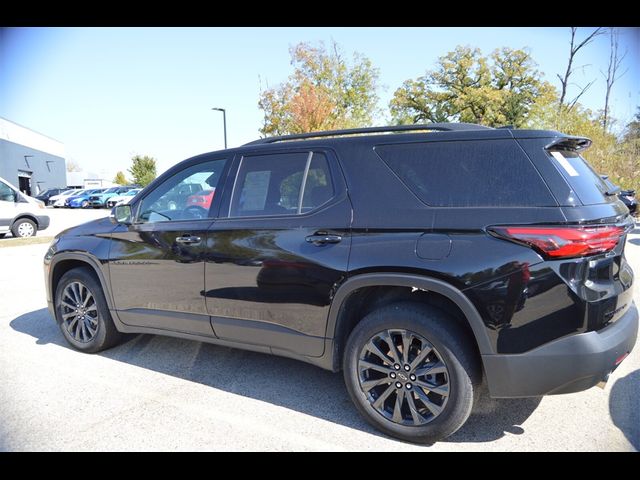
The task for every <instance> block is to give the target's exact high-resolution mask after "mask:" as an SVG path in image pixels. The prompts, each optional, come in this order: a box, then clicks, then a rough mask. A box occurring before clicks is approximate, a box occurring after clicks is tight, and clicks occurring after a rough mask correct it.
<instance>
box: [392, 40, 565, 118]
mask: <svg viewBox="0 0 640 480" xmlns="http://www.w3.org/2000/svg"><path fill="white" fill-rule="evenodd" d="M536 66H537V65H536V63H535V62H534V61H533V59H532V58H531V55H530V54H529V52H527V51H526V50H514V49H510V48H502V49H497V50H495V51H494V52H493V53H492V54H491V57H490V58H487V57H485V56H483V55H482V52H481V51H480V50H479V49H477V48H475V49H472V48H470V47H463V46H458V47H456V49H455V50H454V51H453V52H449V53H447V54H446V55H444V56H442V57H440V58H439V59H438V62H437V66H436V69H434V70H429V71H427V72H426V74H425V75H424V76H422V77H419V78H417V79H415V80H407V81H405V82H404V83H403V84H402V86H401V87H400V88H398V89H397V90H396V91H395V93H394V95H393V99H392V100H391V102H390V109H391V116H392V119H393V121H394V122H395V123H398V124H405V123H424V122H451V121H460V122H472V123H479V124H483V125H488V126H500V125H505V124H510V125H514V126H521V125H523V124H524V122H525V120H526V118H527V115H528V113H529V110H530V109H531V107H532V105H533V104H534V102H535V101H536V98H537V97H539V96H541V95H545V94H546V92H548V91H549V90H550V89H551V88H552V87H551V85H550V84H548V83H546V82H543V81H541V80H540V77H541V74H540V73H539V72H538V70H536Z"/></svg>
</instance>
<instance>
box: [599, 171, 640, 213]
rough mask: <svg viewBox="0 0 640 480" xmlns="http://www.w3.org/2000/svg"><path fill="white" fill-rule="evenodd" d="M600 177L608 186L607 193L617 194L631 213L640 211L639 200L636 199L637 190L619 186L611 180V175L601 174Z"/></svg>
mask: <svg viewBox="0 0 640 480" xmlns="http://www.w3.org/2000/svg"><path fill="white" fill-rule="evenodd" d="M600 178H602V180H603V181H604V184H605V185H606V187H607V190H606V192H607V195H617V196H618V198H619V199H620V200H621V201H622V203H624V204H625V205H626V206H627V208H628V209H629V213H631V215H636V214H637V211H638V201H637V200H636V191H635V190H622V189H621V188H620V187H619V186H617V185H614V184H613V183H612V182H611V180H609V175H600Z"/></svg>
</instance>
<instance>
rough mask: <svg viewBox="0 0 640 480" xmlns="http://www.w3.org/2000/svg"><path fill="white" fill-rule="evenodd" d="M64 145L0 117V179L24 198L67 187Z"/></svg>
mask: <svg viewBox="0 0 640 480" xmlns="http://www.w3.org/2000/svg"><path fill="white" fill-rule="evenodd" d="M64 156H65V153H64V145H63V144H62V143H61V142H59V141H58V140H54V139H53V138H51V137H47V136H46V135H42V134H41V133H38V132H34V131H33V130H30V129H28V128H26V127H23V126H22V125H18V124H17V123H13V122H11V121H9V120H7V119H5V118H2V117H0V177H2V178H4V179H5V180H8V181H9V182H10V183H12V184H14V185H15V186H16V187H18V188H19V189H20V191H22V192H24V193H26V194H27V195H32V196H35V195H38V194H39V193H40V192H43V191H44V190H46V189H48V188H56V187H66V186H67V168H66V162H65V158H64Z"/></svg>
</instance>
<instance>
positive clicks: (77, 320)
mask: <svg viewBox="0 0 640 480" xmlns="http://www.w3.org/2000/svg"><path fill="white" fill-rule="evenodd" d="M55 311H56V320H57V321H58V324H59V325H60V330H62V334H63V335H64V337H65V339H66V340H67V342H69V343H70V344H71V346H72V347H74V348H76V349H78V350H81V351H83V352H87V353H95V352H99V351H101V350H105V349H107V348H110V347H113V346H114V345H116V344H118V343H119V342H120V340H121V339H122V334H121V333H120V332H118V330H117V329H116V327H115V325H114V323H113V320H112V319H111V313H110V312H109V308H108V306H107V301H106V299H105V297H104V293H103V291H102V287H101V286H100V284H99V282H98V281H97V280H96V278H95V276H94V275H93V273H92V272H91V271H90V270H89V269H88V268H85V267H80V268H74V269H71V270H69V271H68V272H66V273H65V274H64V275H62V278H61V279H60V282H59V283H58V286H57V288H56V296H55Z"/></svg>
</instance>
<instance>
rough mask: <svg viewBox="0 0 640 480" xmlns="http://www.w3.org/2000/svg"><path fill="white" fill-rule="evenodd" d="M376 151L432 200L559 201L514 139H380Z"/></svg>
mask: <svg viewBox="0 0 640 480" xmlns="http://www.w3.org/2000/svg"><path fill="white" fill-rule="evenodd" d="M375 152H376V153H377V155H378V156H379V157H380V158H381V159H382V161H383V162H384V163H386V164H387V166H388V167H389V168H390V169H391V170H392V171H393V172H394V173H395V174H396V175H397V176H398V177H399V178H400V180H402V182H403V183H404V184H405V185H406V186H407V187H408V188H409V189H410V190H411V191H412V192H413V193H414V194H415V195H416V196H417V197H418V198H419V199H420V200H421V201H422V202H424V203H425V204H427V205H431V206H440V207H515V206H526V207H532V206H556V205H557V203H556V202H555V199H554V198H553V196H552V195H551V192H550V191H549V189H548V188H547V185H546V184H545V183H544V181H543V180H542V178H541V177H540V174H539V173H538V171H537V170H536V169H535V167H534V166H533V164H532V163H531V161H530V160H529V158H528V157H527V156H526V155H525V153H524V152H523V151H522V150H521V149H520V147H519V146H518V145H517V144H516V143H515V141H514V140H482V141H466V142H425V143H410V144H396V145H378V146H376V147H375Z"/></svg>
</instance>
